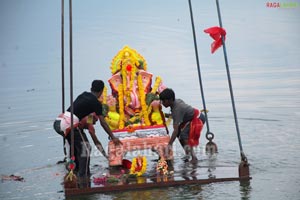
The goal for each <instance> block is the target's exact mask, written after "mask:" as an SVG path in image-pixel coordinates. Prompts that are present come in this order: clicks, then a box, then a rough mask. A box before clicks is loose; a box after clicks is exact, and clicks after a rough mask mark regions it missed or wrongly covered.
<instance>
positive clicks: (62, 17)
mask: <svg viewBox="0 0 300 200" xmlns="http://www.w3.org/2000/svg"><path fill="white" fill-rule="evenodd" d="M64 4H65V3H64V0H61V92H62V95H61V97H62V103H61V107H62V108H61V110H62V111H61V112H62V113H64V112H65V44H64V43H65V41H64V29H65V25H64V15H65V14H64V12H65V11H64V10H65V8H64ZM63 145H64V146H63V149H64V154H65V158H64V161H66V159H67V150H66V139H65V138H63Z"/></svg>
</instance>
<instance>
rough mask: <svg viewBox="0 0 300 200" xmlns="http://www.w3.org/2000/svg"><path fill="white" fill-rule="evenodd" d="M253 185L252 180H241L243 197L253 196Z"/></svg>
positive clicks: (246, 198) (244, 198)
mask: <svg viewBox="0 0 300 200" xmlns="http://www.w3.org/2000/svg"><path fill="white" fill-rule="evenodd" d="M251 191H252V187H251V184H250V181H240V192H241V199H242V200H248V199H250V197H251Z"/></svg>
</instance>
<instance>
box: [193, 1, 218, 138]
mask: <svg viewBox="0 0 300 200" xmlns="http://www.w3.org/2000/svg"><path fill="white" fill-rule="evenodd" d="M189 8H190V15H191V24H192V29H193V38H194V47H195V55H196V62H197V70H198V77H199V84H200V91H201V96H202V104H203V108H204V109H203V110H204V114H205V121H206V128H207V133H206V138H207V139H208V140H210V141H211V140H212V138H213V134H212V133H211V132H210V130H209V122H208V116H207V109H206V104H205V98H204V91H203V86H202V85H203V84H202V78H201V70H200V63H199V57H198V48H197V40H196V33H195V25H194V18H193V9H192V3H191V0H189ZM208 135H211V138H208Z"/></svg>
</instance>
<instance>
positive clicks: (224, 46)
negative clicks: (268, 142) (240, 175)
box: [216, 0, 247, 161]
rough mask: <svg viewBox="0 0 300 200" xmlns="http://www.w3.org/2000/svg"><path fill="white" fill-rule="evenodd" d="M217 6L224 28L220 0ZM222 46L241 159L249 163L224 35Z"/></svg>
mask: <svg viewBox="0 0 300 200" xmlns="http://www.w3.org/2000/svg"><path fill="white" fill-rule="evenodd" d="M216 5H217V11H218V18H219V24H220V27H221V28H222V19H221V11H220V5H219V1H218V0H216ZM222 44H223V53H224V60H225V65H226V71H227V79H228V84H229V90H230V97H231V103H232V110H233V115H234V121H235V127H236V132H237V137H238V141H239V147H240V153H241V158H242V160H243V161H247V158H246V156H245V154H244V151H243V146H242V141H241V136H240V130H239V125H238V119H237V113H236V109H235V102H234V96H233V90H232V84H231V77H230V70H229V65H228V59H227V52H226V45H225V39H224V36H223V35H222Z"/></svg>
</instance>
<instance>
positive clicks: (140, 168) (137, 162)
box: [130, 156, 147, 176]
mask: <svg viewBox="0 0 300 200" xmlns="http://www.w3.org/2000/svg"><path fill="white" fill-rule="evenodd" d="M146 170H147V159H146V157H145V156H143V157H142V156H138V157H136V158H133V159H132V163H131V168H130V174H135V175H137V176H142V175H143V174H144V173H145V172H146Z"/></svg>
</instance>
